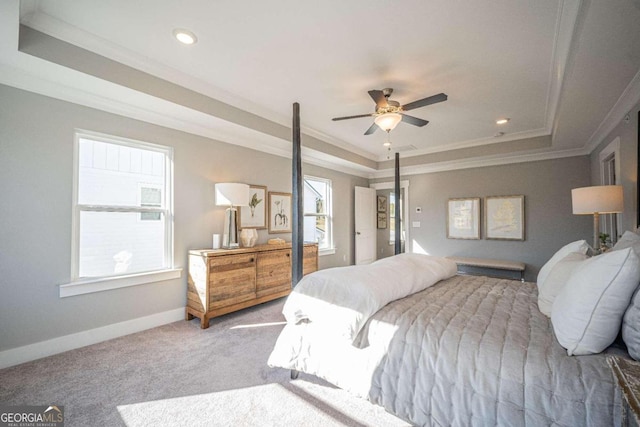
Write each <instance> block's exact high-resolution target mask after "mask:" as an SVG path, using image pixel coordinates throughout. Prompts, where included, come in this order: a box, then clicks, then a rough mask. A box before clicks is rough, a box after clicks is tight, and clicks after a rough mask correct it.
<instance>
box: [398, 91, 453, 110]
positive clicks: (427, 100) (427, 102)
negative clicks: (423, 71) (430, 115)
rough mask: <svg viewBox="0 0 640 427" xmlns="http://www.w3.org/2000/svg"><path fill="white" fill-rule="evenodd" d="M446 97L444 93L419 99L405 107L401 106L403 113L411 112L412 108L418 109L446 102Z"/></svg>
mask: <svg viewBox="0 0 640 427" xmlns="http://www.w3.org/2000/svg"><path fill="white" fill-rule="evenodd" d="M447 98H448V97H447V95H446V94H444V93H439V94H437V95H433V96H429V97H428V98H424V99H419V100H417V101H413V102H410V103H408V104H406V105H403V106H402V109H403V110H404V111H409V110H413V109H414V108H420V107H424V106H427V105H431V104H436V103H438V102H442V101H446V100H447Z"/></svg>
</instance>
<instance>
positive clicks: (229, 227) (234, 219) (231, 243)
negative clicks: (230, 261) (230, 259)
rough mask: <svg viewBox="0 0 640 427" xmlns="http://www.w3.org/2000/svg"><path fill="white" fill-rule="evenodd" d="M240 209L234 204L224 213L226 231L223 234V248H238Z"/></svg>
mask: <svg viewBox="0 0 640 427" xmlns="http://www.w3.org/2000/svg"><path fill="white" fill-rule="evenodd" d="M239 247H240V243H239V242H238V210H237V209H236V208H234V207H233V206H232V207H230V208H227V210H226V211H225V213H224V232H223V234H222V248H223V249H238V248H239Z"/></svg>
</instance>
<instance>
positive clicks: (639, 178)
mask: <svg viewBox="0 0 640 427" xmlns="http://www.w3.org/2000/svg"><path fill="white" fill-rule="evenodd" d="M636 127H637V128H638V129H637V132H638V145H637V146H636V150H637V154H638V157H636V227H640V111H638V121H637V122H636ZM618 231H620V230H618ZM616 237H617V236H616Z"/></svg>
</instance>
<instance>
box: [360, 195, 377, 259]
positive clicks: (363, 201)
mask: <svg viewBox="0 0 640 427" xmlns="http://www.w3.org/2000/svg"><path fill="white" fill-rule="evenodd" d="M355 226H356V265H359V264H370V263H372V262H373V261H375V260H376V190H375V189H373V188H366V187H356V197H355Z"/></svg>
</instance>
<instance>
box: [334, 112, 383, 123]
mask: <svg viewBox="0 0 640 427" xmlns="http://www.w3.org/2000/svg"><path fill="white" fill-rule="evenodd" d="M371 116H373V113H369V114H359V115H357V116H345V117H334V118H333V119H331V120H333V121H334V122H337V121H338V120H349V119H359V118H361V117H371Z"/></svg>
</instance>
